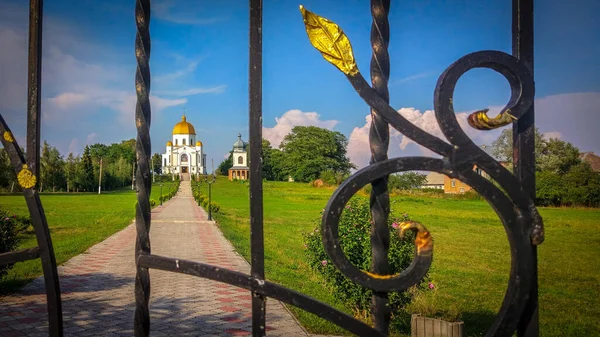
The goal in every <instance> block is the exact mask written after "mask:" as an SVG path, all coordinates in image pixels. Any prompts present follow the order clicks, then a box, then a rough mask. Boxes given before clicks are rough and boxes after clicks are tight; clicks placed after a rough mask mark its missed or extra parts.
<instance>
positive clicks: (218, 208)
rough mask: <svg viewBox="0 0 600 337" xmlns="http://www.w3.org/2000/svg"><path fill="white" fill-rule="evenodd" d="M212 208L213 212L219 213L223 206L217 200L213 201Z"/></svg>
mask: <svg viewBox="0 0 600 337" xmlns="http://www.w3.org/2000/svg"><path fill="white" fill-rule="evenodd" d="M210 208H211V209H212V212H213V213H219V211H220V210H221V206H219V205H218V204H217V203H216V202H211V203H210Z"/></svg>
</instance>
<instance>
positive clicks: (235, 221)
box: [203, 177, 600, 336]
mask: <svg viewBox="0 0 600 337" xmlns="http://www.w3.org/2000/svg"><path fill="white" fill-rule="evenodd" d="M203 188H205V187H203ZM332 192H333V189H331V188H313V187H309V186H308V185H306V184H301V183H287V182H265V184H264V218H265V228H264V230H265V269H266V277H267V279H269V280H272V281H274V282H277V283H280V284H283V285H285V286H288V287H290V288H292V289H295V290H298V291H300V292H302V293H305V294H308V295H310V296H313V297H315V298H317V299H319V300H321V301H324V302H327V303H329V304H331V305H333V306H334V307H336V308H340V309H342V310H344V311H346V312H348V313H350V312H349V310H348V309H346V308H344V307H343V305H342V304H340V303H339V302H338V301H336V299H335V297H334V296H333V295H332V294H331V293H329V292H328V291H326V290H325V288H323V286H322V282H323V280H322V278H321V277H319V275H315V274H314V273H313V272H312V271H311V270H310V269H309V268H308V266H307V265H306V263H305V262H304V260H303V256H304V247H303V241H302V233H303V232H307V231H309V230H312V229H313V228H314V227H315V225H316V224H317V223H318V221H319V212H320V211H321V209H322V208H323V207H324V206H325V204H326V203H327V200H328V199H329V196H330V195H331V193H332ZM212 193H213V200H214V201H215V202H217V203H219V205H220V206H221V213H222V214H217V215H216V216H215V218H216V219H217V221H218V222H219V225H220V227H221V229H222V230H223V232H224V234H225V236H226V237H227V238H228V239H229V240H230V241H231V242H232V243H233V244H234V246H235V247H236V249H238V251H239V252H240V253H241V254H242V255H243V256H244V257H245V258H246V259H249V256H250V251H249V249H250V244H249V243H250V241H249V233H250V232H249V220H248V219H249V201H248V184H241V183H234V182H229V181H227V180H226V178H223V177H220V178H219V180H218V181H217V183H215V184H214V185H213V191H212ZM392 202H393V204H392V211H393V212H396V213H408V214H409V215H410V216H411V217H412V218H413V219H414V220H417V221H420V222H422V223H423V224H424V225H425V226H427V228H428V229H429V230H430V231H431V233H432V235H433V238H434V242H435V246H434V261H433V264H432V267H431V269H430V277H431V279H432V281H433V283H434V284H435V290H433V291H430V292H426V293H424V294H423V295H422V296H420V297H419V298H418V299H417V300H416V301H415V302H413V304H412V305H411V308H410V309H411V310H413V311H415V312H421V313H425V314H440V315H443V316H444V317H452V316H456V317H459V318H460V319H462V320H463V321H464V322H465V329H466V333H467V336H483V334H484V333H485V331H486V329H487V328H488V326H489V325H490V324H491V322H492V320H493V318H494V317H495V314H496V312H497V311H498V309H499V308H500V305H501V302H502V299H503V297H504V292H505V291H506V285H507V281H508V273H509V268H510V255H509V246H508V241H507V238H506V235H505V233H504V229H503V227H502V225H501V223H500V221H499V219H498V218H497V216H496V214H495V213H494V212H493V211H492V209H491V208H490V207H489V205H488V204H487V203H485V202H484V201H479V200H449V199H443V198H426V197H407V196H396V197H392ZM540 212H541V214H542V216H543V218H544V222H545V226H546V241H545V242H544V243H543V244H542V245H541V246H540V247H539V250H538V252H539V253H538V255H539V280H540V281H539V282H540V289H539V300H540V321H541V323H540V324H541V328H540V329H541V333H540V335H541V336H596V335H600V323H599V321H598V320H597V318H598V317H600V286H599V284H600V269H599V267H600V264H599V262H598V261H599V259H598V255H599V254H600V211H599V210H597V209H595V210H593V209H554V208H542V209H540ZM291 309H292V311H293V312H294V313H295V314H296V315H297V316H298V318H299V319H300V321H301V322H302V323H303V324H304V325H305V326H306V327H307V329H308V330H309V331H311V332H314V333H336V334H343V333H344V332H343V330H341V329H339V328H337V327H335V326H332V325H331V324H328V323H326V322H324V321H323V320H321V319H320V318H317V317H316V316H314V315H312V314H308V313H306V312H304V311H302V310H299V309H295V308H293V307H292V308H291Z"/></svg>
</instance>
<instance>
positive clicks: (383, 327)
mask: <svg viewBox="0 0 600 337" xmlns="http://www.w3.org/2000/svg"><path fill="white" fill-rule="evenodd" d="M389 12H390V1H389V0H371V16H372V17H373V23H372V25H371V46H372V49H373V54H372V57H371V83H372V87H373V89H374V90H375V92H377V94H378V95H379V96H380V97H381V98H382V99H383V100H384V101H385V102H386V103H389V101H390V94H389V91H388V81H389V77H390V56H389V54H388V45H389V41H390V25H389V21H388V15H389ZM389 143H390V131H389V125H388V123H387V122H386V121H385V119H383V118H382V117H381V116H379V115H378V114H377V112H376V111H375V110H373V109H371V127H370V129H369V145H370V149H371V161H370V163H371V164H373V163H376V162H380V161H382V160H386V159H388V156H387V152H388V148H389ZM387 185H388V177H387V176H384V177H382V178H380V179H377V180H374V181H372V182H371V186H372V190H371V196H370V206H371V216H372V219H373V224H372V226H371V251H372V264H371V271H372V272H373V273H376V274H380V275H387V274H389V273H390V265H389V262H388V250H389V246H390V232H389V229H388V226H387V222H388V217H389V213H390V197H389V193H388V187H387ZM390 313H391V310H390V307H389V305H388V294H387V293H386V292H373V298H372V303H371V317H372V319H373V323H374V325H375V328H376V329H377V330H379V331H381V332H387V331H388V327H389V322H390Z"/></svg>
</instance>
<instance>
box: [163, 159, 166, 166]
mask: <svg viewBox="0 0 600 337" xmlns="http://www.w3.org/2000/svg"><path fill="white" fill-rule="evenodd" d="M163 166H167V158H165V160H164V164H163Z"/></svg>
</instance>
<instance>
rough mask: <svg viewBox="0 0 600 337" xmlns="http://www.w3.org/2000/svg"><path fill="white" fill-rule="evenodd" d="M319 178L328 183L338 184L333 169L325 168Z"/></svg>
mask: <svg viewBox="0 0 600 337" xmlns="http://www.w3.org/2000/svg"><path fill="white" fill-rule="evenodd" d="M319 179H321V180H322V181H323V182H324V183H325V184H327V185H330V186H331V185H337V181H336V179H335V172H333V171H332V170H325V171H323V172H321V174H320V175H319Z"/></svg>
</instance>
